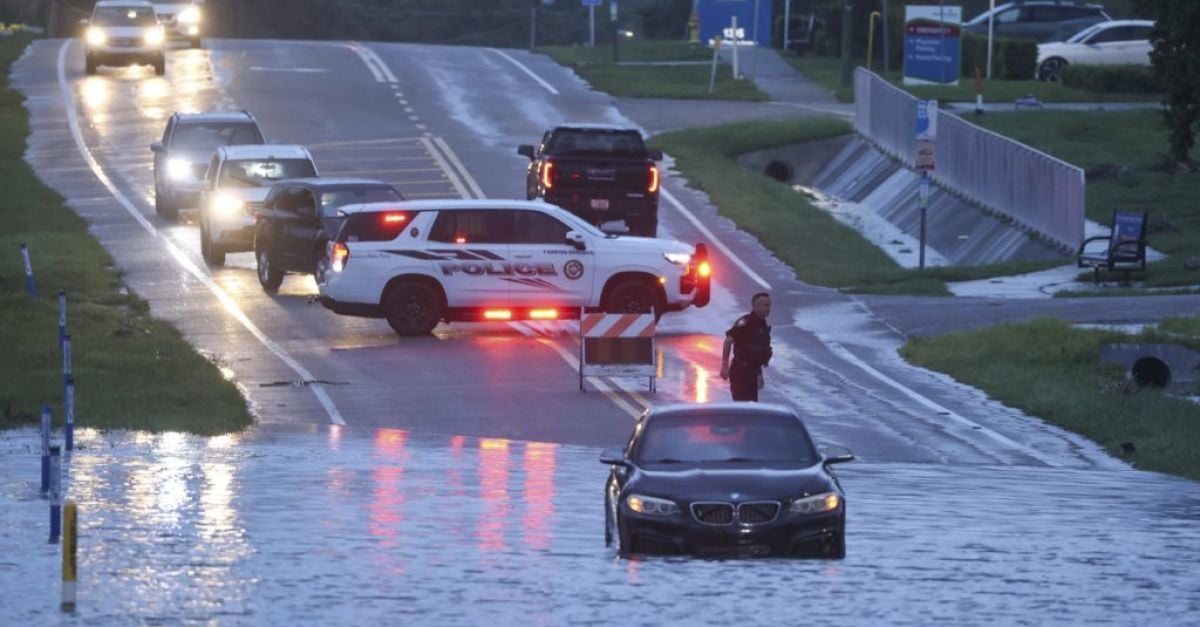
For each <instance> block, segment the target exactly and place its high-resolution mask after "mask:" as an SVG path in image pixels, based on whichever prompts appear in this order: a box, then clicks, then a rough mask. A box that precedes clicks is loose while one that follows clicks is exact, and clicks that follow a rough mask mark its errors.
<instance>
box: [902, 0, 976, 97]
mask: <svg viewBox="0 0 1200 627" xmlns="http://www.w3.org/2000/svg"><path fill="white" fill-rule="evenodd" d="M961 33H962V7H957V6H950V7H948V6H907V7H905V8H904V84H905V85H957V84H958V75H959V65H960V63H961V61H960V55H961V52H962V41H961Z"/></svg>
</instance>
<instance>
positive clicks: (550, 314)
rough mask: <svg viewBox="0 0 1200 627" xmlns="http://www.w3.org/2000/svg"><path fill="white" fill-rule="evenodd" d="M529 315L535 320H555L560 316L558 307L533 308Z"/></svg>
mask: <svg viewBox="0 0 1200 627" xmlns="http://www.w3.org/2000/svg"><path fill="white" fill-rule="evenodd" d="M529 317H530V318H532V319H534V320H554V319H555V318H558V310H557V309H531V310H529Z"/></svg>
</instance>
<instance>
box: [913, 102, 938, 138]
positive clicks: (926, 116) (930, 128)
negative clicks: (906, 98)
mask: <svg viewBox="0 0 1200 627" xmlns="http://www.w3.org/2000/svg"><path fill="white" fill-rule="evenodd" d="M937 115H938V101H936V100H918V101H917V123H916V127H915V128H914V132H915V133H916V135H917V139H918V140H922V139H927V140H929V141H933V140H935V139H937Z"/></svg>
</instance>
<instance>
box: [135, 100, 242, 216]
mask: <svg viewBox="0 0 1200 627" xmlns="http://www.w3.org/2000/svg"><path fill="white" fill-rule="evenodd" d="M262 143H265V142H264V141H263V134H262V130H260V129H259V128H258V122H257V121H256V120H255V119H254V116H252V115H250V113H248V112H246V111H236V112H228V113H175V114H172V115H171V117H170V119H168V120H167V128H166V130H164V131H163V136H162V139H161V140H159V141H156V142H154V143H153V144H150V150H151V151H153V152H154V212H155V213H157V214H158V215H160V216H165V217H168V218H175V217H176V216H178V215H179V210H180V209H195V208H196V207H197V205H198V203H199V202H200V193H201V191H202V190H203V189H204V187H205V185H204V174H205V172H207V171H208V162H209V160H210V159H212V156H213V151H215V150H216V149H217V148H219V147H221V146H234V145H240V144H262Z"/></svg>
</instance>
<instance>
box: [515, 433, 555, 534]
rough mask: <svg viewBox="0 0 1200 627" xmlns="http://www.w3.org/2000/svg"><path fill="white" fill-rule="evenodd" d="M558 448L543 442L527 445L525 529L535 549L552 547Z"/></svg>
mask: <svg viewBox="0 0 1200 627" xmlns="http://www.w3.org/2000/svg"><path fill="white" fill-rule="evenodd" d="M556 449H557V446H556V445H554V444H546V443H543V442H530V443H528V444H526V445H525V460H524V465H523V467H522V470H524V471H525V488H524V490H523V491H522V494H521V496H522V498H523V500H524V503H522V504H521V512H522V515H521V528H522V531H523V533H524V538H525V545H526V546H528V547H529V548H531V549H547V548H549V547H550V540H551V531H550V530H551V528H552V525H553V523H554V464H555V453H556Z"/></svg>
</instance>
